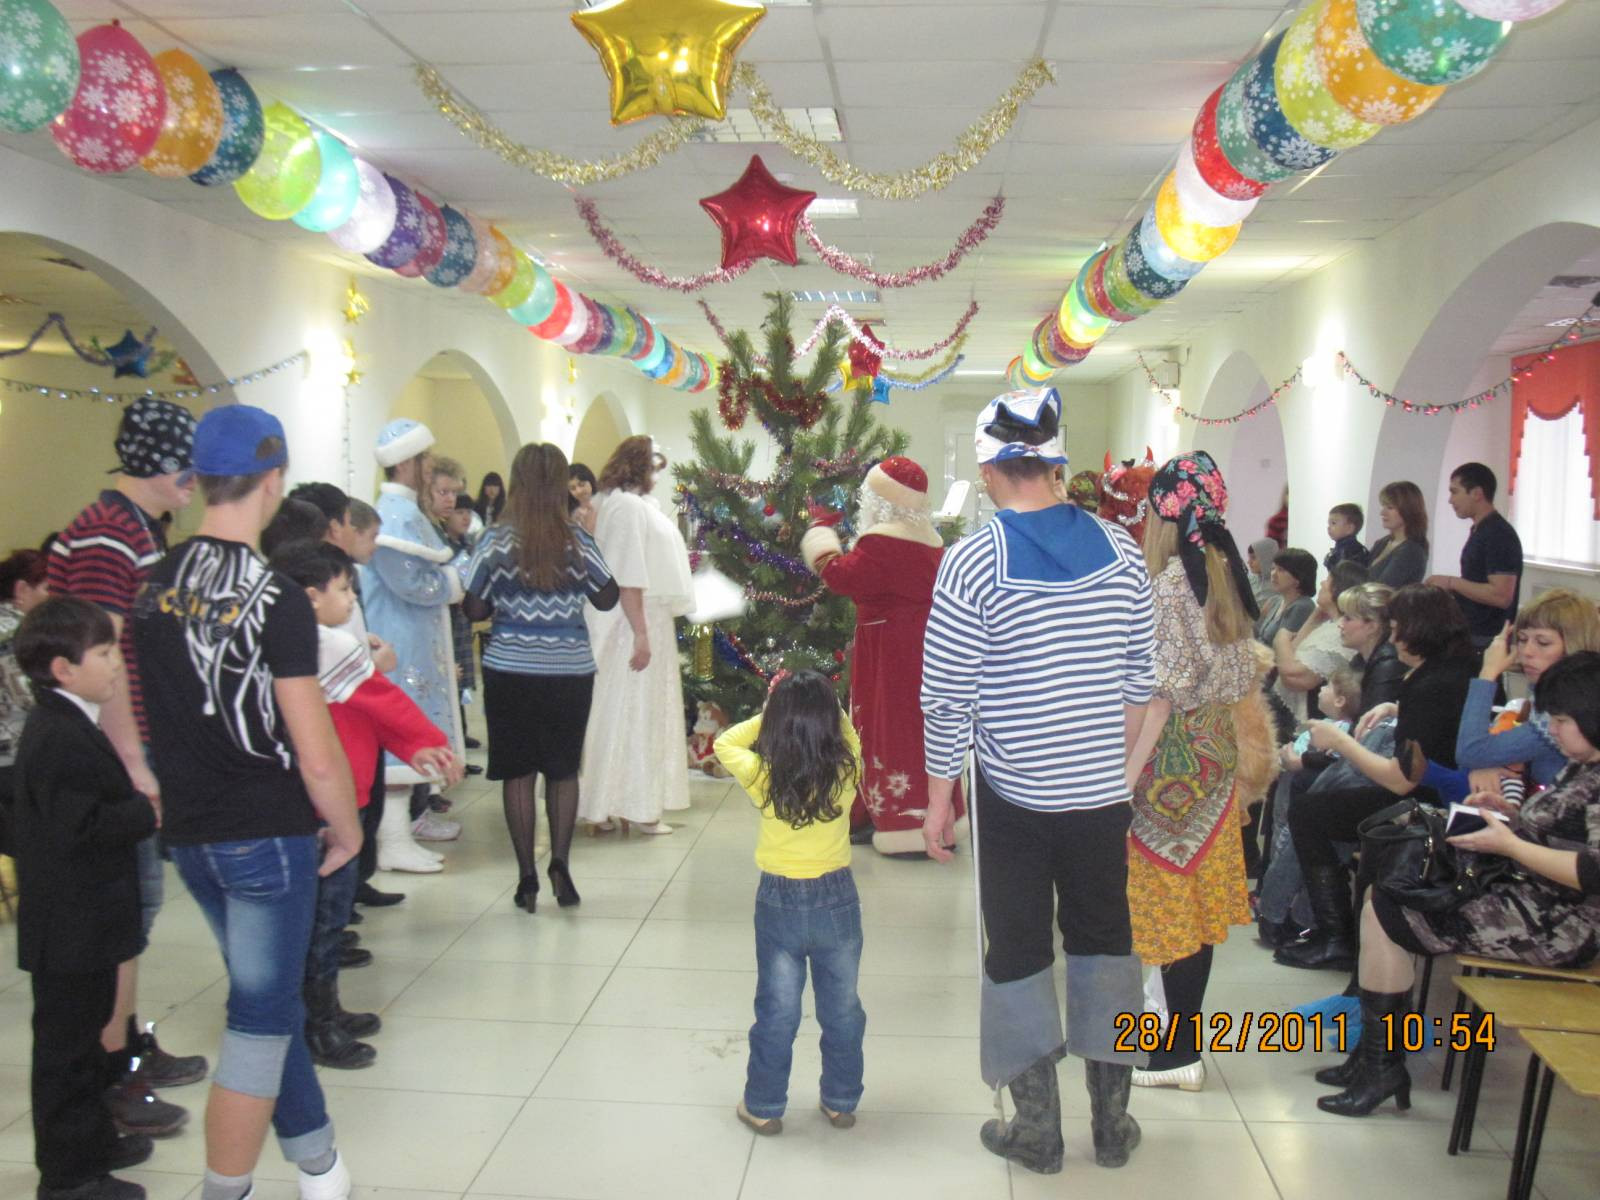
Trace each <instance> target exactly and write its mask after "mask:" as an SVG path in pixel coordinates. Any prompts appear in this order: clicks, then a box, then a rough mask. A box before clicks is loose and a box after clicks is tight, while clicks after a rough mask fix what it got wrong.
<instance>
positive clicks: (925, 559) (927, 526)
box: [800, 455, 965, 855]
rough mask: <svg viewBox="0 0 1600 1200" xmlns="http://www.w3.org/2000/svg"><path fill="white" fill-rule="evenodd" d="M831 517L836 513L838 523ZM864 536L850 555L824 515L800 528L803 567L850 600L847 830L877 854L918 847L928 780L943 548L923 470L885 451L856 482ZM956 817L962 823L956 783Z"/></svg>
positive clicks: (910, 851) (908, 851)
mask: <svg viewBox="0 0 1600 1200" xmlns="http://www.w3.org/2000/svg"><path fill="white" fill-rule="evenodd" d="M837 519H838V518H837V517H834V518H833V520H837ZM859 521H860V525H861V530H862V532H861V536H860V537H858V538H857V539H856V543H855V545H854V546H853V547H852V548H851V549H850V551H849V552H848V553H846V552H845V550H844V546H843V545H842V544H841V542H840V541H839V535H838V534H837V533H836V532H835V531H834V529H833V528H832V524H831V523H830V522H818V523H817V524H814V525H813V526H812V527H811V528H810V529H808V530H807V531H806V534H805V537H804V538H803V539H802V541H801V543H800V546H801V551H802V553H803V554H804V555H805V560H806V565H807V566H808V567H810V568H811V569H812V570H813V571H815V572H817V574H818V575H820V576H821V577H822V582H823V583H824V584H826V585H827V587H828V590H830V591H832V592H836V593H838V594H839V595H841V596H848V597H850V599H852V600H854V601H855V605H856V630H855V648H854V650H853V652H852V658H851V663H850V719H851V720H852V722H854V724H855V727H856V730H857V731H858V732H859V733H860V735H861V758H862V764H863V773H862V778H861V783H860V786H859V788H858V789H857V792H856V802H855V808H854V810H853V811H852V812H851V814H850V823H851V826H852V828H859V827H861V826H862V825H864V824H866V823H867V822H868V821H870V822H871V825H872V828H873V835H872V846H873V849H875V850H877V851H878V852H879V853H880V854H915V855H921V854H922V853H923V845H922V820H923V818H924V817H925V816H926V815H927V810H928V778H927V767H926V765H925V760H924V750H923V740H922V703H921V693H922V639H923V635H924V634H925V633H926V632H927V628H928V611H929V609H930V608H931V607H932V604H933V581H934V577H935V576H936V575H938V573H939V560H940V558H942V557H943V555H944V546H943V543H942V542H941V540H940V538H939V535H938V534H937V533H936V532H934V528H933V524H932V522H931V521H929V519H928V475H927V472H926V471H924V470H923V469H922V468H921V467H919V466H918V465H917V464H916V463H915V462H913V461H912V460H911V459H909V458H904V457H901V456H898V455H897V456H895V457H893V458H886V459H884V460H883V461H882V462H880V463H878V464H877V465H876V466H874V467H873V468H872V469H871V470H870V471H869V472H867V477H866V481H865V483H863V485H862V488H861V507H860V514H859ZM955 804H956V814H957V816H958V817H962V819H963V820H964V816H963V814H964V812H965V809H964V807H963V804H962V798H961V794H960V792H959V790H958V791H957V793H956V798H955Z"/></svg>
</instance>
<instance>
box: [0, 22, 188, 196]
mask: <svg viewBox="0 0 1600 1200" xmlns="http://www.w3.org/2000/svg"><path fill="white" fill-rule="evenodd" d="M0 33H4V34H6V35H9V36H8V37H7V38H6V42H7V43H9V42H10V41H11V40H12V39H14V38H16V36H17V34H16V32H15V31H13V30H9V29H0ZM7 57H8V58H9V57H11V56H10V55H9V54H8V55H7ZM78 61H79V64H80V69H79V74H78V88H77V91H76V92H74V93H73V96H72V101H71V102H70V103H69V104H68V105H67V107H66V108H65V109H64V110H63V111H62V112H61V114H60V115H59V116H58V117H56V119H55V120H54V121H52V122H51V123H50V136H51V137H52V138H54V139H55V143H56V147H57V148H58V149H59V150H60V151H61V153H63V154H65V155H66V156H67V157H68V158H70V159H71V160H72V161H73V162H74V163H75V164H77V165H78V166H80V167H82V168H83V169H84V170H85V171H93V172H95V173H96V174H101V175H110V174H116V173H117V172H119V171H126V170H127V169H128V168H129V167H131V166H134V165H135V164H136V163H138V161H139V160H140V159H141V158H143V157H144V156H145V155H147V154H149V153H150V151H151V149H153V148H154V146H155V144H156V139H157V138H158V137H160V136H161V125H162V122H163V121H165V120H166V116H167V89H166V86H165V85H164V84H163V83H162V82H161V73H160V72H159V71H157V70H156V64H155V61H154V60H153V59H152V58H151V57H150V54H149V52H148V51H147V50H145V48H144V47H143V46H141V45H140V44H139V39H138V38H136V37H134V36H133V35H132V34H131V33H129V32H128V31H127V30H126V29H124V28H122V26H121V25H119V24H117V23H116V22H113V23H111V24H110V25H96V26H94V27H93V28H92V29H86V30H84V32H83V33H81V34H79V35H78Z"/></svg>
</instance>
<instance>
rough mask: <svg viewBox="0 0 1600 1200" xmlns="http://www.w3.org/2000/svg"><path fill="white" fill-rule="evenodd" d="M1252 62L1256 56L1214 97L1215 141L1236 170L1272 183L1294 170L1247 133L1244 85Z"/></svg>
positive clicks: (1257, 179)
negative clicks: (1215, 110) (1271, 154)
mask: <svg viewBox="0 0 1600 1200" xmlns="http://www.w3.org/2000/svg"><path fill="white" fill-rule="evenodd" d="M1255 65H1256V60H1255V59H1253V58H1251V59H1247V60H1245V62H1244V65H1243V66H1241V67H1240V68H1239V69H1238V70H1237V71H1235V72H1234V73H1233V78H1232V79H1230V80H1228V86H1227V87H1225V88H1223V89H1222V96H1221V97H1220V98H1219V99H1218V100H1217V142H1218V143H1219V144H1220V145H1221V146H1222V153H1223V154H1224V155H1225V156H1226V157H1227V160H1228V161H1229V162H1230V163H1232V164H1233V169H1234V170H1235V171H1237V172H1239V174H1241V175H1243V176H1244V177H1245V178H1246V179H1254V180H1255V181H1256V182H1257V183H1273V182H1275V181H1277V180H1279V179H1287V178H1289V176H1290V175H1293V174H1294V171H1293V170H1292V169H1291V168H1289V167H1285V166H1283V165H1282V164H1280V163H1278V162H1275V161H1274V160H1273V159H1272V158H1270V157H1269V156H1268V155H1267V152H1266V151H1265V150H1263V149H1262V148H1261V146H1260V145H1259V144H1258V143H1257V142H1256V139H1255V138H1253V137H1252V136H1250V122H1249V121H1248V120H1247V119H1246V118H1245V108H1246V107H1247V104H1246V100H1245V87H1246V85H1247V84H1248V83H1249V82H1250V73H1251V71H1252V70H1254V68H1255Z"/></svg>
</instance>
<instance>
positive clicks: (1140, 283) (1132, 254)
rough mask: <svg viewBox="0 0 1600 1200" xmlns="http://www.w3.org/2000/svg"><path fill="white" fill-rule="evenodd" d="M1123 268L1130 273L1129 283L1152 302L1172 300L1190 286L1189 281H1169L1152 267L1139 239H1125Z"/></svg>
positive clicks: (1123, 242) (1123, 243)
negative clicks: (1140, 246) (1140, 245)
mask: <svg viewBox="0 0 1600 1200" xmlns="http://www.w3.org/2000/svg"><path fill="white" fill-rule="evenodd" d="M1122 266H1123V269H1124V270H1126V271H1127V272H1128V281H1129V282H1130V283H1132V284H1133V286H1134V287H1136V288H1138V289H1139V292H1140V294H1141V295H1145V296H1149V297H1150V299H1152V300H1167V299H1170V298H1171V297H1173V296H1176V295H1177V294H1178V293H1179V292H1181V291H1183V289H1184V288H1186V287H1188V286H1189V281H1188V280H1187V279H1168V278H1167V277H1166V276H1165V275H1163V274H1161V272H1159V271H1157V270H1155V269H1154V268H1153V267H1151V265H1150V263H1149V261H1148V260H1147V259H1146V258H1145V256H1144V251H1143V250H1141V249H1140V248H1139V239H1138V238H1132V237H1130V238H1124V239H1123V241H1122Z"/></svg>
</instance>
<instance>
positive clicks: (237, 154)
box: [189, 67, 267, 187]
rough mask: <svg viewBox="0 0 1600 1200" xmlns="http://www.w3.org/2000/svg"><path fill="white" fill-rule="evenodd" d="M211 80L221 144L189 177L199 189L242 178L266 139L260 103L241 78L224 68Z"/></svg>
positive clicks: (251, 165)
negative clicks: (218, 105) (219, 105)
mask: <svg viewBox="0 0 1600 1200" xmlns="http://www.w3.org/2000/svg"><path fill="white" fill-rule="evenodd" d="M211 78H212V80H213V81H214V82H215V83H216V85H217V90H218V91H219V92H221V93H222V140H221V141H220V142H218V143H217V151H216V153H215V154H213V155H212V156H211V161H210V162H208V163H207V164H206V165H205V166H203V167H201V168H200V169H199V170H198V171H196V172H195V173H194V174H193V175H191V176H189V178H190V179H192V180H194V182H196V183H198V184H199V185H200V186H201V187H216V186H217V185H218V184H219V183H232V182H233V181H234V180H235V179H238V178H240V177H241V176H243V175H244V173H245V172H246V171H248V170H249V169H250V168H251V167H253V166H255V165H256V159H257V158H259V157H261V143H262V140H263V139H264V138H265V137H266V136H267V124H266V120H265V119H264V118H263V117H262V115H261V101H260V100H258V99H256V93H255V89H254V88H252V87H251V86H250V85H249V84H248V83H246V82H245V81H244V76H243V75H241V74H239V72H238V71H235V70H234V69H233V68H232V67H228V68H227V69H225V70H222V71H213V72H211Z"/></svg>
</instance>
